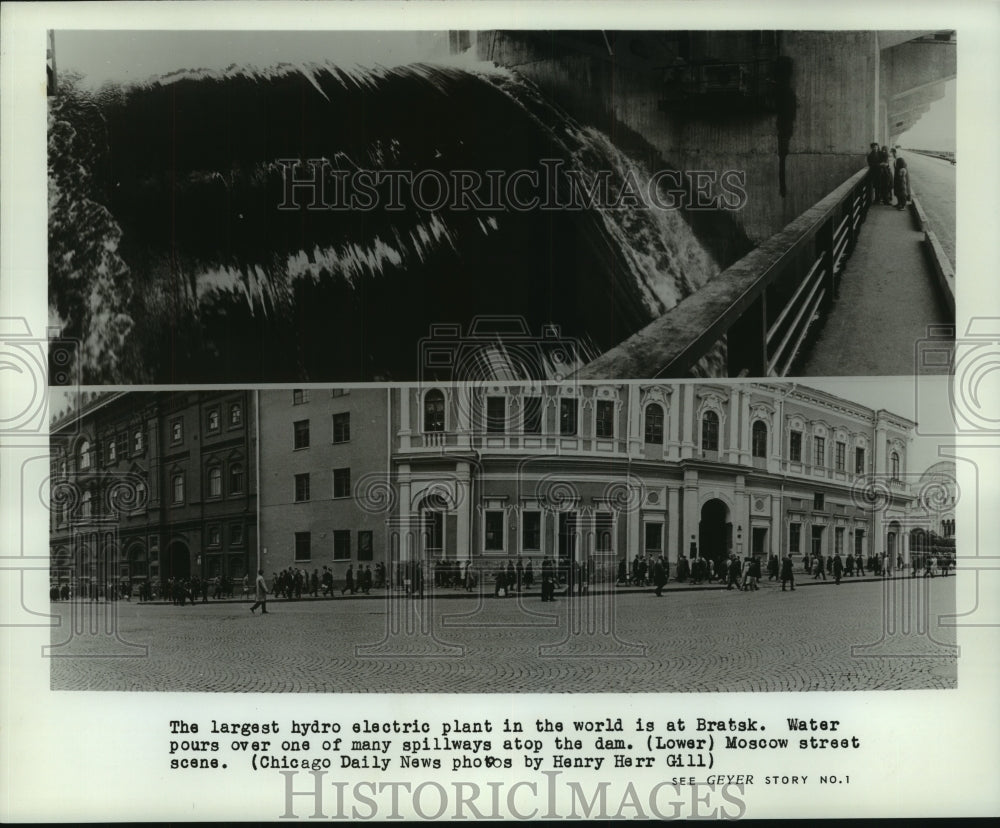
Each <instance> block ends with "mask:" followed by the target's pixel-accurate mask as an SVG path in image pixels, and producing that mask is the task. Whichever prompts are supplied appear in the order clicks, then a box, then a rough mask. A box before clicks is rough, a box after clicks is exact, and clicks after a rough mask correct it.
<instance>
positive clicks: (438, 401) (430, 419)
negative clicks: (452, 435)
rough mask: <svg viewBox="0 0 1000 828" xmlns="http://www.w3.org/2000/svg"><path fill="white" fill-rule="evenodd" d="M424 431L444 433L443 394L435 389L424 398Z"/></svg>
mask: <svg viewBox="0 0 1000 828" xmlns="http://www.w3.org/2000/svg"><path fill="white" fill-rule="evenodd" d="M424 431H444V392H442V391H438V390H437V389H434V390H433V391H428V392H427V396H425V397H424Z"/></svg>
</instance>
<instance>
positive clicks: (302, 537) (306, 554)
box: [295, 532, 312, 561]
mask: <svg viewBox="0 0 1000 828" xmlns="http://www.w3.org/2000/svg"><path fill="white" fill-rule="evenodd" d="M295 560H297V561H309V560H312V533H310V532H296V533H295Z"/></svg>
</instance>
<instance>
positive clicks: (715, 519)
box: [698, 498, 733, 561]
mask: <svg viewBox="0 0 1000 828" xmlns="http://www.w3.org/2000/svg"><path fill="white" fill-rule="evenodd" d="M732 548H733V524H732V521H731V520H730V519H729V507H728V506H727V505H726V504H725V502H723V501H722V500H719V499H718V498H713V499H712V500H709V501H707V502H706V503H705V504H704V505H703V506H702V507H701V522H700V523H699V524H698V554H699V555H701V557H703V558H708V559H710V560H713V561H714V560H718V559H719V558H720V557H725V556H726V555H728V554H729V552H730V550H732Z"/></svg>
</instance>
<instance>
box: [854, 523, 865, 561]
mask: <svg viewBox="0 0 1000 828" xmlns="http://www.w3.org/2000/svg"><path fill="white" fill-rule="evenodd" d="M864 548H865V530H864V529H855V530H854V554H855V555H861V554H862V553H863V551H864Z"/></svg>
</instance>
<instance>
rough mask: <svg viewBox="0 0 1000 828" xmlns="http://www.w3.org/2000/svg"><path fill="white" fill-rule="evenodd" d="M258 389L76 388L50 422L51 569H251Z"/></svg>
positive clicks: (76, 572) (163, 574)
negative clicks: (77, 400) (73, 404)
mask: <svg viewBox="0 0 1000 828" xmlns="http://www.w3.org/2000/svg"><path fill="white" fill-rule="evenodd" d="M254 402H255V400H254V394H253V392H249V391H241V390H235V391H211V392H205V391H172V392H133V393H100V394H89V395H84V397H83V399H82V405H81V406H80V407H79V408H77V409H74V410H71V411H67V412H64V413H62V414H61V416H59V417H58V418H57V419H56V420H55V421H54V422H53V424H52V427H51V431H50V462H51V510H50V521H51V527H50V548H51V566H52V573H51V574H52V579H53V581H54V582H58V583H60V584H75V586H76V587H77V588H78V589H82V590H83V591H84V592H89V591H90V590H91V587H93V588H95V589H97V590H98V591H101V590H104V589H106V587H107V585H108V584H109V583H119V584H120V583H121V582H123V581H131V582H133V583H134V582H135V581H137V580H142V579H145V578H149V579H150V580H151V581H152V582H161V581H166V580H167V579H168V578H181V579H186V578H190V577H192V576H195V575H197V576H198V577H199V578H215V577H217V576H223V575H225V576H227V577H229V578H232V579H234V580H239V579H242V578H243V576H244V575H245V574H247V573H248V572H250V571H252V566H253V564H254V562H255V558H256V550H257V528H256V520H257V492H256V489H257V486H256V470H255V460H256V436H255V419H254V417H255V415H254Z"/></svg>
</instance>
